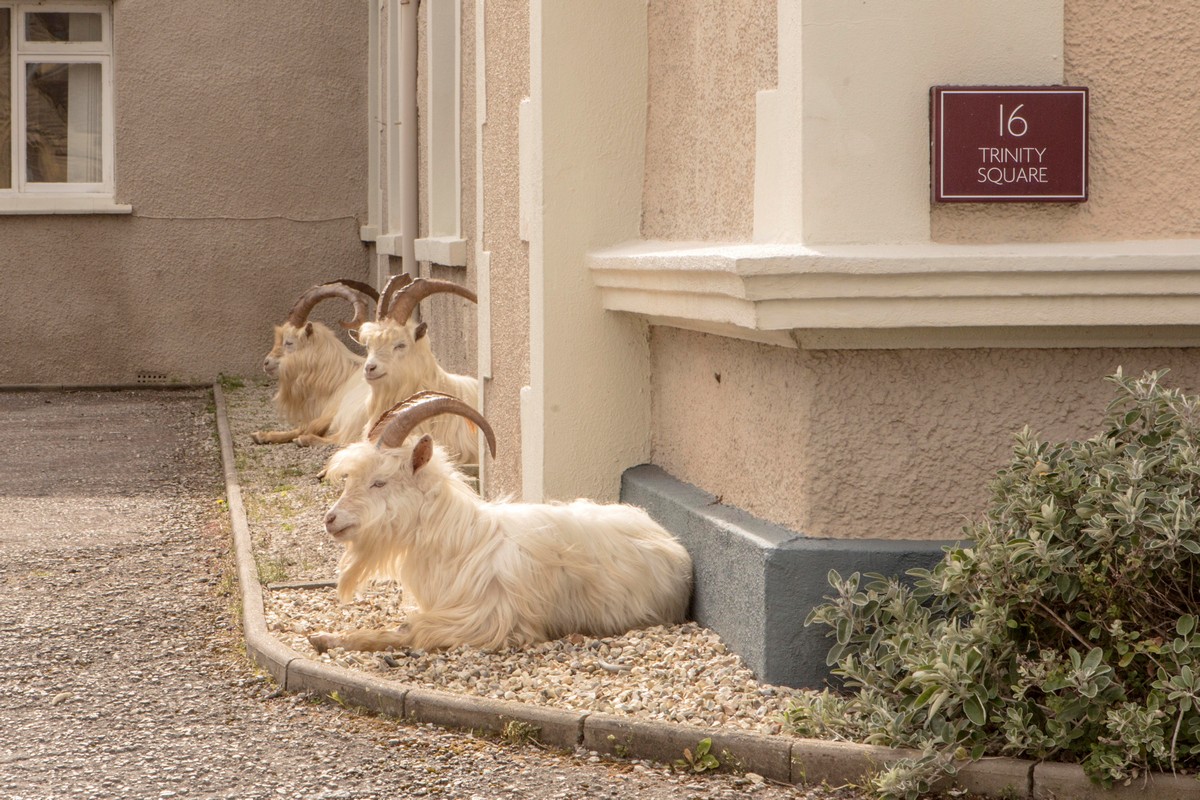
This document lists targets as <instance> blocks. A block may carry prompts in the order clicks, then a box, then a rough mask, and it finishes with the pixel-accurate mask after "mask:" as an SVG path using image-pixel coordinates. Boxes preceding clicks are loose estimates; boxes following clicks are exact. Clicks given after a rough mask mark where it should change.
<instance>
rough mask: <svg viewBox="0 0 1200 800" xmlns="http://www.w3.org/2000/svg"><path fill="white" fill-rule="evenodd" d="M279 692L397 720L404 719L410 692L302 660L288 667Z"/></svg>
mask: <svg viewBox="0 0 1200 800" xmlns="http://www.w3.org/2000/svg"><path fill="white" fill-rule="evenodd" d="M283 688H284V689H285V690H286V691H289V692H298V693H304V694H315V695H321V696H323V697H329V698H332V699H333V700H334V701H336V702H340V703H342V704H344V705H354V706H361V707H363V708H366V709H369V710H371V711H374V712H377V713H379V714H386V715H388V716H390V717H396V718H398V719H403V718H404V714H405V711H406V708H407V706H406V699H405V698H406V696H407V695H408V693H409V691H411V690H410V689H409V688H408V687H407V686H404V685H402V684H397V683H396V682H395V681H387V680H382V679H380V678H375V677H372V676H370V675H364V674H363V673H361V672H354V671H353V670H348V669H343V668H342V667H335V666H332V665H330V664H321V663H319V662H316V661H312V660H311V659H307V658H303V657H300V658H296V659H294V660H292V661H291V662H290V663H289V664H288V669H287V682H286V683H285V684H284V685H283Z"/></svg>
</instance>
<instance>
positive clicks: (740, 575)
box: [621, 464, 952, 688]
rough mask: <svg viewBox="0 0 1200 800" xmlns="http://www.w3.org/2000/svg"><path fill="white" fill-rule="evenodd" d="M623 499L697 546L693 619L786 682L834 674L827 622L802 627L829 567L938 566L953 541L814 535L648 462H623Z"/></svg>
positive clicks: (817, 680) (816, 684)
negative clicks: (724, 500)
mask: <svg viewBox="0 0 1200 800" xmlns="http://www.w3.org/2000/svg"><path fill="white" fill-rule="evenodd" d="M621 500H622V501H623V502H626V503H632V504H634V505H637V506H641V507H642V508H644V509H646V510H647V511H648V512H649V513H650V516H651V517H653V518H654V519H655V520H656V521H658V523H659V524H661V525H662V526H663V527H665V528H666V529H667V530H669V531H671V533H673V534H675V535H676V536H677V537H679V539H680V541H682V542H683V544H684V546H685V547H687V549H688V552H690V553H691V555H692V560H693V562H694V563H695V579H696V589H695V595H694V597H693V600H692V616H693V617H694V619H695V620H696V621H697V622H699V623H700V624H701V625H704V626H705V627H708V628H711V629H713V630H714V631H716V632H717V633H718V634H720V636H721V638H722V639H724V641H725V643H726V644H727V645H728V646H729V647H730V648H731V649H732V650H733V651H734V652H736V653H737V654H738V655H740V656H741V657H742V659H743V660H744V661H745V662H746V665H747V666H749V667H750V669H752V670H753V671H754V673H755V675H757V676H758V678H759V679H760V680H763V681H765V682H767V683H774V684H780V685H784V686H795V687H802V688H820V687H822V686H824V685H825V684H826V681H827V679H828V677H829V669H828V667H826V665H825V656H826V654H828V652H829V647H830V644H831V640H830V639H829V638H827V636H826V633H827V631H828V630H829V629H828V628H827V627H826V626H824V625H814V626H812V627H808V628H806V627H805V626H804V620H805V619H806V618H807V617H808V614H809V612H810V611H812V610H813V608H815V607H816V606H818V605H820V604H822V603H823V602H825V599H824V598H825V597H827V596H828V595H830V594H831V592H832V590H831V589H830V587H829V583H828V580H827V576H828V574H829V570H831V569H835V570H837V571H838V572H839V573H841V574H842V575H849V574H850V573H852V572H862V573H866V572H878V573H880V574H883V575H896V576H902V575H904V573H905V572H907V571H908V570H910V569H913V568H916V567H924V568H929V567H932V566H933V565H934V564H936V563H937V562H938V561H939V560H941V558H942V556H943V554H944V553H943V548H944V547H946V546H947V545H949V544H952V542H945V541H911V540H901V541H895V540H886V539H811V538H808V537H805V536H801V535H799V534H797V533H796V532H795V531H791V530H788V529H787V528H783V527H780V526H778V525H773V524H771V523H768V522H763V521H762V520H759V519H756V518H754V517H752V516H750V515H749V514H747V513H745V512H744V511H740V510H738V509H736V508H732V507H730V506H723V505H718V504H717V502H716V498H714V497H713V496H712V495H710V494H707V493H706V492H703V491H701V490H699V489H697V488H696V487H694V486H692V485H690V484H687V483H684V482H682V481H680V480H678V479H676V478H674V477H672V476H671V475H670V474H668V473H667V472H665V471H663V470H662V469H661V468H659V467H656V466H653V465H649V464H646V465H642V466H640V467H633V468H632V469H629V470H626V472H625V474H624V475H623V476H622V477H621Z"/></svg>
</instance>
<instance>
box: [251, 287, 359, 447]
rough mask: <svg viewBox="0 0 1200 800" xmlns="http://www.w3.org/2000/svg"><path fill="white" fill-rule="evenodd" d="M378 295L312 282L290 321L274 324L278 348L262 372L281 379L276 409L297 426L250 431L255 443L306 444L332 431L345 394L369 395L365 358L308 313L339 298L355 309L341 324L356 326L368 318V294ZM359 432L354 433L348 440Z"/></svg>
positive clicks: (301, 297)
mask: <svg viewBox="0 0 1200 800" xmlns="http://www.w3.org/2000/svg"><path fill="white" fill-rule="evenodd" d="M377 297H378V293H377V292H376V291H375V290H374V289H373V288H371V287H370V286H368V285H367V284H365V283H360V282H358V281H351V280H340V281H332V282H330V283H324V284H320V285H318V286H313V287H312V288H310V289H308V290H307V291H305V292H304V293H303V294H301V295H300V297H299V299H297V300H296V303H295V305H293V306H292V310H291V311H290V312H289V313H288V317H287V320H286V321H285V322H284V323H283V324H282V325H276V326H275V343H274V346H273V347H272V348H271V350H270V352H268V353H267V355H266V357H265V358H263V371H265V372H266V373H267V374H268V375H270V376H272V377H276V378H278V380H279V388H278V390H277V391H276V392H275V397H274V398H273V401H274V403H275V409H276V411H278V412H279V415H280V416H282V417H283V418H284V419H285V420H286V421H287V422H288V423H290V424H292V425H294V426H296V427H294V428H292V429H290V430H282V431H255V432H254V433H253V434H251V438H253V440H254V441H255V442H257V443H258V444H280V443H283V442H291V441H299V442H301V443H308V442H309V440H310V439H313V438H319V437H321V436H324V435H325V434H327V433H328V432H329V431H330V428H331V426H332V422H333V418H334V415H335V413H336V411H337V409H338V408H340V407H341V405H342V404H343V403H345V402H350V401H349V400H348V399H347V398H349V397H354V396H357V397H358V398H359V400H360V401H362V400H363V398H365V396H366V394H367V388H366V381H364V380H363V377H362V364H363V360H364V359H363V357H362V356H360V355H357V354H356V353H354V352H353V351H351V350H350V349H349V348H348V347H346V345H344V344H343V343H342V342H341V340H340V339H338V337H337V336H336V335H335V334H334V333H333V331H331V330H330V329H329V328H327V327H326V326H325V325H322V324H321V323H320V322H309V321H308V315H309V314H310V313H311V312H312V310H313V308H314V307H315V306H316V305H317V303H320V302H321V301H322V300H328V299H331V298H341V299H343V300H347V301H349V302H350V304H351V305H352V306H353V307H354V318H353V319H351V320H348V321H343V322H341V323H340V324H341V325H342V327H343V328H346V329H347V330H357V329H358V327H359V326H360V325H362V324H363V322H365V321H366V319H367V310H368V309H367V302H366V298H370V299H371V300H372V301H374V300H375V299H377ZM356 393H357V394H356ZM358 433H359V431H354V436H353V437H352V438H351V439H349V441H353V440H354V438H357V436H358Z"/></svg>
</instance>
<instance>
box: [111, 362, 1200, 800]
mask: <svg viewBox="0 0 1200 800" xmlns="http://www.w3.org/2000/svg"><path fill="white" fill-rule="evenodd" d="M91 388H95V387H91ZM212 391H213V397H214V401H215V405H216V416H217V431H218V435H219V437H220V441H221V457H222V462H223V466H224V475H225V489H226V497H227V499H228V503H229V516H230V521H231V524H232V528H233V539H234V551H235V556H236V561H237V567H238V580H239V583H240V584H241V590H242V616H243V625H244V630H245V636H246V650H247V652H248V654H249V656H250V658H251V659H252V660H253V661H254V663H256V664H257V665H259V666H260V667H262V668H263V669H265V670H266V671H267V672H269V673H270V674H271V676H272V677H273V678H274V679H275V681H276V682H277V683H278V684H279V685H280V686H281V687H283V689H284V690H285V691H289V692H309V693H314V694H321V695H326V696H329V695H333V694H334V693H335V692H336V693H337V696H338V698H340V699H342V700H343V701H344V702H346V703H349V704H353V705H358V706H362V707H364V708H367V709H369V710H371V711H375V712H378V713H382V714H387V715H390V716H394V717H397V718H399V719H407V720H411V721H415V722H425V723H432V724H435V725H440V726H444V727H450V728H458V729H462V730H473V731H486V732H489V733H494V734H501V735H503V734H505V733H506V729H507V728H508V724H509V723H510V722H519V723H524V724H525V725H528V726H530V727H529V729H528V732H529V733H532V732H533V731H535V730H536V731H537V735H536V737H531V738H536V739H537V741H539V742H541V743H543V744H546V745H549V746H553V747H563V748H568V749H569V748H574V747H575V746H577V745H582V746H583V747H585V748H587V749H588V750H594V751H596V752H599V753H606V754H610V755H615V756H618V757H622V758H645V759H650V760H654V761H658V762H661V763H667V764H670V763H674V762H675V761H678V760H679V759H681V758H682V757H683V750H684V748H688V749H690V750H692V751H693V752H694V751H695V748H696V745H697V744H698V743H699V742H700V741H701V740H703V739H706V738H710V739H712V749H711V752H712V753H713V754H714V755H716V756H717V758H718V759H719V760H721V759H722V757H723V756H724V764H725V766H727V767H734V768H737V769H741V770H744V771H746V772H755V773H758V774H759V775H762V776H763V777H764V778H767V779H770V780H776V781H781V782H788V783H797V784H798V783H808V784H815V783H826V784H829V785H832V786H841V785H848V784H850V785H859V786H861V785H864V784H865V783H866V781H867V780H868V779H869V778H870V777H871V776H872V775H874V774H876V773H878V772H879V771H880V770H881V769H883V768H886V767H887V766H888V765H889V764H892V763H894V762H896V761H898V760H900V759H902V758H906V757H913V756H915V755H916V753H915V751H906V750H898V749H892V748H887V747H876V746H872V745H862V744H855V743H851V742H831V741H824V740H816V739H796V738H792V737H785V736H770V735H766V734H757V733H750V732H740V731H710V730H707V729H705V728H700V727H694V726H689V725H681V724H677V723H667V722H656V721H652V720H637V719H632V718H628V717H618V716H614V715H610V714H601V713H586V712H571V711H564V710H560V709H553V708H546V707H544V706H533V705H528V704H524V703H513V702H507V701H500V700H489V699H486V698H477V697H467V696H462V695H453V694H448V693H446V692H437V691H432V690H426V689H419V688H412V687H406V686H403V685H400V684H396V683H395V682H393V681H384V680H380V679H376V678H372V677H370V676H366V675H362V674H359V673H356V672H353V671H351V670H347V669H342V668H340V667H334V666H332V665H328V664H322V663H320V662H317V661H313V660H311V659H308V658H306V657H304V656H303V655H302V654H300V653H298V652H296V651H295V650H292V649H291V648H289V647H287V646H285V645H283V644H282V643H281V642H279V641H278V640H277V639H275V638H274V637H273V636H271V634H270V633H269V631H268V630H267V626H266V621H265V616H264V612H263V600H262V587H261V585H260V584H259V581H258V570H257V566H256V564H255V560H254V553H253V547H252V542H251V539H250V529H249V525H248V523H247V521H246V512H245V507H244V506H243V505H242V499H241V488H240V485H239V484H238V480H237V473H236V470H235V468H234V458H233V437H232V435H231V433H230V430H229V421H228V416H227V414H226V407H225V398H224V394H223V393H222V391H221V387H220V385H219V384H213V386H212ZM954 784H955V785H957V786H959V787H960V788H963V789H966V790H967V791H969V792H973V793H975V794H978V795H982V796H986V797H1004V798H1007V797H1013V796H1017V797H1029V798H1034V799H1035V800H1077V799H1082V798H1111V800H1125V799H1126V798H1133V797H1138V798H1146V797H1153V798H1154V800H1200V782H1197V781H1196V779H1195V778H1194V777H1190V776H1174V775H1170V774H1165V773H1152V774H1150V775H1148V776H1147V777H1146V778H1145V779H1144V780H1138V781H1134V782H1132V783H1131V784H1130V785H1128V786H1117V787H1113V788H1112V789H1103V788H1101V787H1099V786H1097V785H1096V784H1095V783H1093V782H1092V781H1091V780H1090V779H1089V778H1088V777H1087V775H1085V774H1084V772H1083V770H1082V768H1080V767H1079V766H1078V765H1074V764H1057V763H1036V762H1033V761H1025V760H1019V759H1009V758H986V759H983V760H981V761H978V762H973V763H968V764H964V765H962V766H961V767H960V769H959V771H958V774H957V776H956V777H955V780H954Z"/></svg>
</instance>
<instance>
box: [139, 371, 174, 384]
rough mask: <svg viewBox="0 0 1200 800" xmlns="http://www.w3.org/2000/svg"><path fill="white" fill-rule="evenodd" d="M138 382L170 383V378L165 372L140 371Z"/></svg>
mask: <svg viewBox="0 0 1200 800" xmlns="http://www.w3.org/2000/svg"><path fill="white" fill-rule="evenodd" d="M137 382H138V383H169V382H170V379H169V378H168V377H167V373H165V372H139V373H138V374H137Z"/></svg>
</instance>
